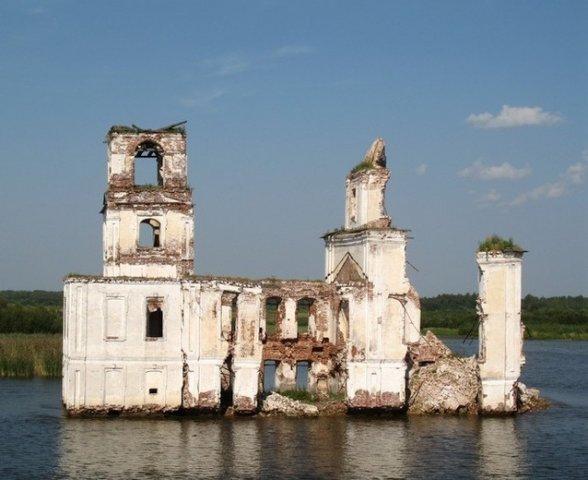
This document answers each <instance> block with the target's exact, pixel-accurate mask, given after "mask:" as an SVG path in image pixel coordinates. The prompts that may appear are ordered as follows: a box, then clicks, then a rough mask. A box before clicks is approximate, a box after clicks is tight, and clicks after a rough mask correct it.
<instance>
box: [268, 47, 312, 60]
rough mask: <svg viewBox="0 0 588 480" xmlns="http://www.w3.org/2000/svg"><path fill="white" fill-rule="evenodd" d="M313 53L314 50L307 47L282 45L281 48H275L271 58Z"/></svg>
mask: <svg viewBox="0 0 588 480" xmlns="http://www.w3.org/2000/svg"><path fill="white" fill-rule="evenodd" d="M313 51H314V49H313V48H312V47H309V46H308V45H284V46H283V47H280V48H276V49H275V50H274V51H273V52H272V55H271V56H272V57H274V58H287V57H295V56H298V55H305V54H307V53H312V52H313Z"/></svg>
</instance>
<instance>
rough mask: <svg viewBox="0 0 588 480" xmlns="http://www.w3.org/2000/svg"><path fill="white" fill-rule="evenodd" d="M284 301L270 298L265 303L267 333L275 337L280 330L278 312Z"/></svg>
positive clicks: (278, 298)
mask: <svg viewBox="0 0 588 480" xmlns="http://www.w3.org/2000/svg"><path fill="white" fill-rule="evenodd" d="M281 303H282V299H281V298H280V297H269V298H267V299H266V301H265V333H266V334H267V335H273V334H274V333H276V330H277V329H278V312H279V308H280V304H281Z"/></svg>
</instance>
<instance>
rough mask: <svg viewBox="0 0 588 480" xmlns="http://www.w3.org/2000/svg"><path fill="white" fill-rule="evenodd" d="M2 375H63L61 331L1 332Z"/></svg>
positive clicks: (57, 376) (0, 369)
mask: <svg viewBox="0 0 588 480" xmlns="http://www.w3.org/2000/svg"><path fill="white" fill-rule="evenodd" d="M0 377H22V378H27V377H45V378H59V377H61V335H60V334H23V333H11V334H2V335H0Z"/></svg>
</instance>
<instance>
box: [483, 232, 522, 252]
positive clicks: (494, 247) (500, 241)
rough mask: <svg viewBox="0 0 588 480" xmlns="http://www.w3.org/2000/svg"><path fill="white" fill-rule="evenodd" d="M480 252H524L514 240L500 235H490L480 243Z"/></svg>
mask: <svg viewBox="0 0 588 480" xmlns="http://www.w3.org/2000/svg"><path fill="white" fill-rule="evenodd" d="M478 252H519V253H522V252H524V250H523V249H522V247H520V246H519V245H517V244H516V243H514V241H513V239H512V238H508V239H506V238H502V237H499V236H498V235H490V236H489V237H486V238H485V239H484V240H482V241H481V242H480V244H479V245H478Z"/></svg>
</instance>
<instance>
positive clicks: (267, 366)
mask: <svg viewBox="0 0 588 480" xmlns="http://www.w3.org/2000/svg"><path fill="white" fill-rule="evenodd" d="M277 366H278V365H277V363H276V362H275V361H274V360H266V361H265V362H263V391H264V392H265V393H269V392H273V391H275V389H276V368H277Z"/></svg>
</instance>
